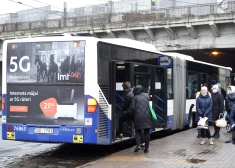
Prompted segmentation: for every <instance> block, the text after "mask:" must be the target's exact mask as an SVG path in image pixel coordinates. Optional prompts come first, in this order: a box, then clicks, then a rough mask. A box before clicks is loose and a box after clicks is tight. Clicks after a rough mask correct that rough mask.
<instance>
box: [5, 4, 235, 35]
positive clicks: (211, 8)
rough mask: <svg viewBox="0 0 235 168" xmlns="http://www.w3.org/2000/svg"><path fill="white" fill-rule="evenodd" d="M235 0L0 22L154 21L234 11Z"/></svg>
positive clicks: (36, 25)
mask: <svg viewBox="0 0 235 168" xmlns="http://www.w3.org/2000/svg"><path fill="white" fill-rule="evenodd" d="M234 12H235V1H228V2H227V3H226V4H224V5H220V6H219V5H218V4H203V5H192V6H182V7H175V8H165V9H152V10H151V11H138V12H129V13H109V14H103V15H88V16H79V15H76V14H74V15H73V16H74V17H68V18H66V22H67V23H66V24H64V21H65V19H64V18H62V17H61V18H58V19H44V20H39V21H31V22H19V21H16V20H17V19H14V20H13V21H12V22H8V23H5V24H0V32H11V31H21V30H32V29H48V28H62V27H65V25H66V27H76V26H84V25H99V24H100V25H105V24H109V23H130V22H137V21H138V22H139V21H154V20H164V19H171V18H172V19H173V18H182V17H191V16H203V15H212V14H222V13H234Z"/></svg>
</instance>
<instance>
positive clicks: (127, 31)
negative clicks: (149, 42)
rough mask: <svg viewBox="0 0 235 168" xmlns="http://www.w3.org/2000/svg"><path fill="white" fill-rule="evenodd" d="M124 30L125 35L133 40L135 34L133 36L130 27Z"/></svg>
mask: <svg viewBox="0 0 235 168" xmlns="http://www.w3.org/2000/svg"><path fill="white" fill-rule="evenodd" d="M125 31H126V34H127V36H128V37H129V38H130V39H132V40H135V36H134V34H133V32H132V31H131V30H130V29H126V30H125Z"/></svg>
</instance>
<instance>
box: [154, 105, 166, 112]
mask: <svg viewBox="0 0 235 168" xmlns="http://www.w3.org/2000/svg"><path fill="white" fill-rule="evenodd" d="M155 106H156V107H157V108H158V109H160V110H161V111H162V112H164V110H163V109H162V108H161V107H159V106H158V105H156V104H155Z"/></svg>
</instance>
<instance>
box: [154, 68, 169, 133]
mask: <svg viewBox="0 0 235 168" xmlns="http://www.w3.org/2000/svg"><path fill="white" fill-rule="evenodd" d="M153 74H154V75H153V76H154V81H153V86H154V87H153V90H152V93H153V94H152V95H151V97H152V99H151V100H152V107H153V109H154V111H155V113H156V116H157V120H156V121H155V124H154V126H155V128H166V127H167V100H168V97H171V95H170V94H172V93H168V90H172V88H168V87H167V83H169V82H168V81H167V80H169V81H172V80H171V76H168V74H167V68H163V67H154V68H153ZM155 130H156V129H155ZM153 131H154V130H153Z"/></svg>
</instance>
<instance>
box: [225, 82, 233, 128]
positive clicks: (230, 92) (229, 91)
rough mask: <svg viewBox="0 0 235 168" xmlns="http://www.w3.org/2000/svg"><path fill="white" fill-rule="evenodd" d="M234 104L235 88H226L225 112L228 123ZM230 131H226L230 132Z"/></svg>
mask: <svg viewBox="0 0 235 168" xmlns="http://www.w3.org/2000/svg"><path fill="white" fill-rule="evenodd" d="M234 103H235V87H234V86H228V88H227V96H226V98H225V110H226V111H227V120H228V121H230V114H231V111H232V108H233V105H234ZM231 131H232V129H230V130H228V132H231Z"/></svg>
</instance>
